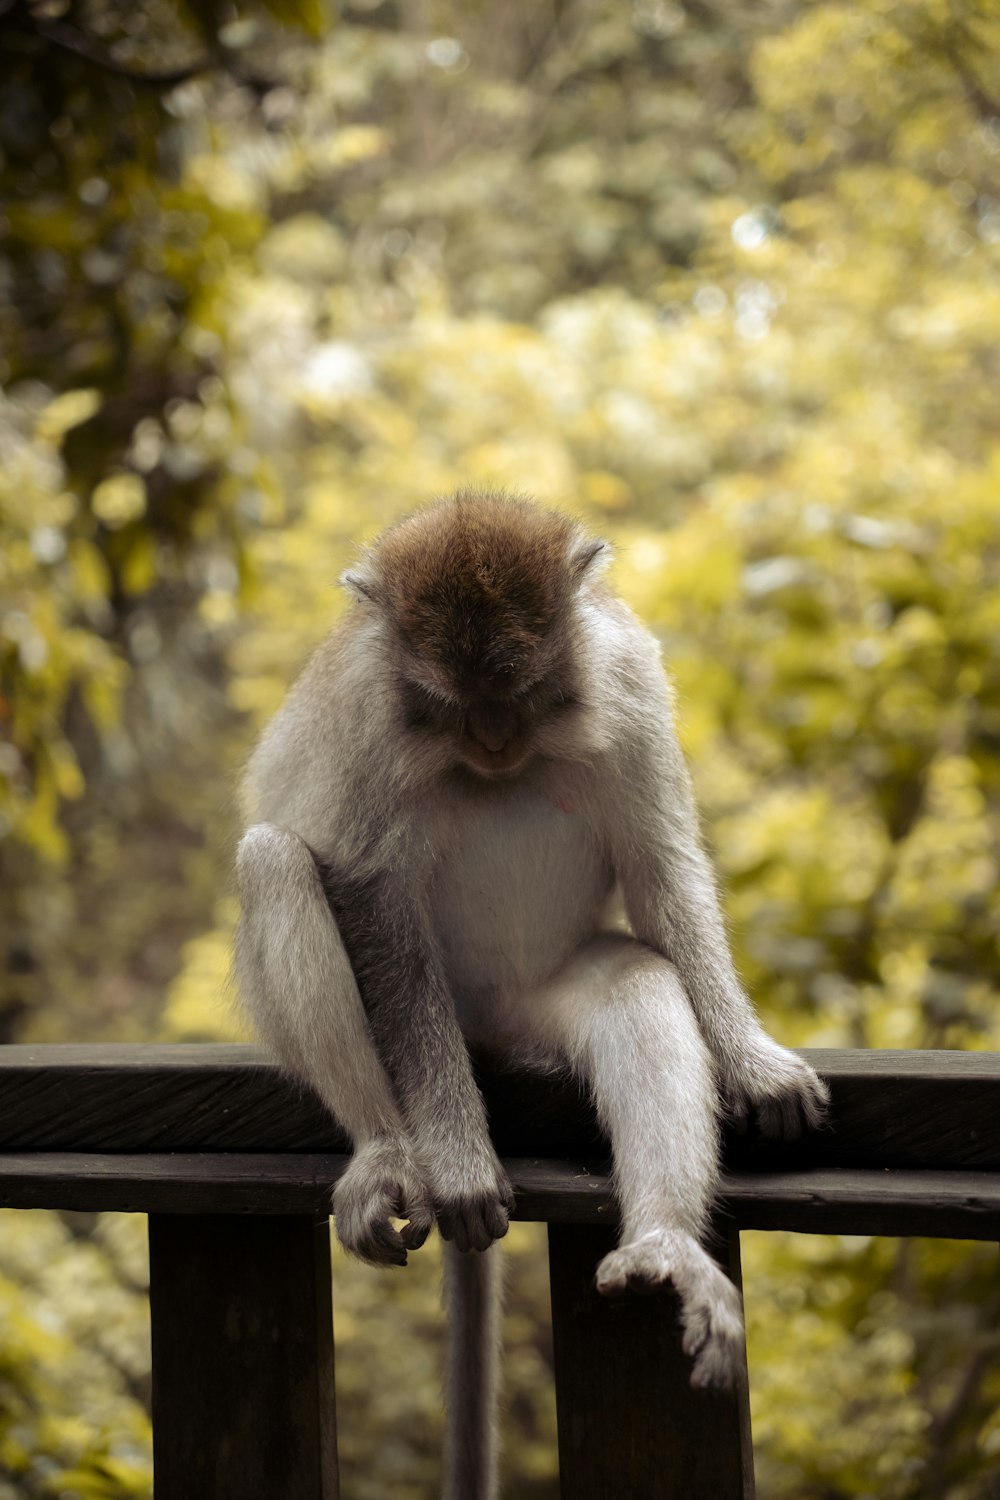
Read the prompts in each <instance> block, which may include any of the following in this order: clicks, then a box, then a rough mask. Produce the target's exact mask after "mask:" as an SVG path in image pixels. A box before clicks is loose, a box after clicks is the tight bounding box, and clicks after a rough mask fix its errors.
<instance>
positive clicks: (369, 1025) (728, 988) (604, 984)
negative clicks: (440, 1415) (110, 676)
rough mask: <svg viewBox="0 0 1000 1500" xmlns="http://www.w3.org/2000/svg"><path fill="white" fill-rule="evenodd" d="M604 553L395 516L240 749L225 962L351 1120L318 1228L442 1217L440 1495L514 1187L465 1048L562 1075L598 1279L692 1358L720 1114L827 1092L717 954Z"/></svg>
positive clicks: (810, 1110)
mask: <svg viewBox="0 0 1000 1500" xmlns="http://www.w3.org/2000/svg"><path fill="white" fill-rule="evenodd" d="M606 557H607V548H606V547H605V544H604V543H603V542H600V541H595V540H593V539H592V538H590V537H588V536H586V535H585V534H584V533H583V531H582V530H581V528H580V527H579V526H578V525H577V524H576V523H575V522H574V521H572V520H570V519H569V518H568V517H566V516H564V515H559V514H554V513H552V512H549V511H544V510H540V509H537V508H535V507H534V506H532V505H530V504H528V503H526V502H525V501H522V500H519V499H512V498H509V497H507V496H504V495H501V494H494V493H485V494H483V493H472V492H467V491H464V492H460V493H459V494H457V495H456V496H455V497H454V498H453V499H449V500H445V501H443V502H440V503H438V504H435V505H433V506H431V507H430V508H429V509H427V510H424V511H421V512H418V513H417V514H415V515H412V516H410V517H408V518H407V519H406V520H404V521H402V522H400V523H399V524H398V525H396V526H393V527H392V528H391V529H390V530H389V531H387V532H386V533H385V534H384V535H383V536H382V537H381V538H380V539H379V540H378V541H377V542H376V543H375V544H374V546H373V547H371V549H370V550H369V551H368V552H367V553H366V554H365V556H364V559H363V561H362V562H361V563H360V564H359V566H357V567H355V568H352V569H351V570H350V571H348V572H347V573H345V574H344V576H343V579H342V582H343V583H344V584H345V586H346V587H347V588H348V589H349V590H350V591H351V593H352V594H353V595H354V604H353V607H352V608H351V609H350V610H349V611H348V613H347V614H346V616H345V617H344V619H343V620H342V621H341V623H340V625H339V626H338V627H337V629H336V630H334V632H333V633H332V635H330V636H329V637H328V638H327V640H326V641H325V642H324V643H323V644H322V645H321V646H320V647H319V649H318V650H317V652H316V654H315V655H314V656H313V658H312V660H311V661H310V663H309V665H308V666H307V667H306V669H305V671H304V673H303V674H302V676H301V677H300V679H299V681H298V683H297V684H296V686H295V687H294V689H293V690H292V692H291V694H290V695H289V697H288V699H287V701H286V703H285V705H284V707H283V708H282V709H281V711H280V713H279V714H278V715H277V717H276V718H275V719H274V721H273V722H272V724H271V725H270V727H269V729H268V730H267V732H266V734H265V735H264V737H263V739H262V741H261V743H260V745H259V747H258V749H257V751H256V753H255V754H254V756H253V758H252V760H251V762H250V766H249V769H248V772H247V776H246V784H245V806H246V812H247V816H248V821H249V823H250V825H251V826H250V827H249V828H248V830H247V832H246V833H245V835H244V837H243V840H242V842H241V844H240V847H239V855H238V861H237V864H238V873H239V882H240V889H241V893H242V901H243V918H242V923H241V926H240V930H239V936H238V940H237V971H238V977H239V982H240V986H241V989H242V993H243V997H244V1000H245V1003H246V1007H247V1010H248V1011H249V1013H250V1016H251V1018H252V1020H253V1022H254V1024H255V1026H256V1028H257V1030H258V1031H259V1033H260V1035H261V1037H262V1038H263V1039H264V1041H265V1042H266V1043H268V1044H269V1045H270V1046H271V1047H272V1048H273V1050H274V1051H275V1053H276V1054H277V1056H278V1058H279V1059H280V1060H281V1062H282V1063H283V1064H284V1066H285V1067H286V1068H287V1069H288V1070H289V1071H290V1072H291V1073H293V1074H294V1075H295V1076H296V1077H298V1078H300V1079H304V1080H305V1081H306V1082H307V1083H308V1084H310V1085H311V1086H312V1088H313V1089H314V1090H315V1091H316V1092H317V1093H318V1095H319V1096H320V1098H321V1099H322V1100H323V1101H324V1103H325V1104H326V1105H327V1106H328V1107H329V1109H330V1110H331V1111H332V1112H333V1114H335V1115H336V1117H337V1119H338V1120H339V1121H340V1122H341V1124H342V1125H343V1126H344V1127H345V1128H346V1129H347V1131H348V1132H349V1133H350V1135H351V1137H352V1140H353V1142H354V1155H353V1158H352V1160H351V1162H350V1165H349V1166H348V1168H347V1170H346V1171H345V1172H344V1174H343V1176H342V1177H341V1179H340V1181H339V1183H338V1185H337V1188H336V1191H335V1193H334V1200H333V1210H334V1215H335V1218H336V1225H337V1230H338V1233H339V1235H340V1238H341V1240H342V1241H343V1243H344V1244H345V1245H346V1246H347V1248H348V1249H349V1250H352V1251H354V1252H355V1253H356V1254H357V1255H359V1256H361V1257H363V1258H364V1259H365V1260H367V1261H371V1262H374V1263H376V1264H379V1265H402V1264H404V1262H405V1260H406V1254H407V1251H408V1250H413V1249H416V1248H417V1247H418V1246H419V1245H421V1244H422V1243H423V1241H424V1240H425V1239H426V1237H427V1235H428V1233H429V1231H430V1228H431V1226H432V1224H433V1223H434V1222H435V1221H436V1222H437V1225H438V1228H439V1230H440V1231H441V1234H442V1236H443V1237H444V1239H445V1240H447V1241H448V1242H449V1243H448V1252H447V1264H446V1283H447V1288H448V1301H449V1304H450V1309H451V1323H452V1338H453V1341H454V1342H453V1347H452V1352H451V1356H450V1362H449V1371H450V1374H449V1384H450V1387H451V1391H450V1396H451V1402H450V1436H449V1441H448V1444H447V1452H446V1478H445V1494H446V1495H447V1496H448V1497H450V1500H486V1497H490V1496H492V1495H493V1494H494V1493H495V1485H496V1478H495V1473H496V1439H495V1421H494V1419H493V1417H492V1415H491V1403H492V1391H493V1389H494V1387H495V1382H496V1354H495V1350H494V1348H493V1344H494V1341H495V1329H496V1324H497V1299H498V1290H497V1288H498V1274H497V1267H496V1251H493V1252H490V1253H487V1252H489V1247H490V1246H491V1244H492V1243H493V1241H494V1240H497V1239H499V1238H500V1237H501V1236H502V1235H503V1234H504V1233H505V1232H506V1229H507V1221H508V1217H509V1215H510V1214H511V1211H512V1209H513V1199H512V1195H511V1188H510V1183H509V1181H508V1179H507V1175H506V1173H505V1172H504V1169H503V1166H502V1164H501V1163H500V1161H499V1160H498V1159H497V1156H496V1153H495V1151H494V1149H493V1146H492V1144H491V1141H490V1136H489V1131H488V1129H487V1122H486V1115H485V1112H484V1108H483V1101H482V1099H481V1097H480V1094H479V1092H478V1090H477V1088H476V1084H475V1081H474V1078H473V1073H472V1068H471V1065H470V1055H469V1046H470V1045H472V1046H473V1047H480V1046H481V1047H483V1048H485V1049H487V1050H489V1051H490V1052H492V1053H493V1054H494V1055H496V1054H499V1055H500V1056H502V1057H505V1058H506V1059H507V1060H509V1061H511V1062H515V1063H517V1064H519V1065H522V1066H528V1067H530V1066H531V1065H532V1064H540V1065H542V1066H544V1067H545V1068H547V1069H551V1068H552V1067H553V1066H556V1067H560V1066H563V1067H565V1068H568V1069H572V1070H574V1071H575V1072H576V1073H577V1074H578V1075H580V1076H581V1077H582V1078H583V1079H584V1080H585V1081H586V1084H587V1086H588V1088H589V1090H590V1093H591V1095H592V1097H593V1100H594V1102H595V1105H596V1108H597V1112H598V1114H599V1117H600V1119H601V1121H602V1123H603V1126H604V1128H605V1130H606V1131H607V1134H608V1136H609V1138H610V1141H611V1145H612V1150H613V1154H614V1163H615V1187H616V1192H617V1195H618V1200H619V1204H620V1208H621V1242H620V1245H619V1247H618V1249H616V1250H614V1251H612V1252H611V1254H609V1255H607V1256H606V1257H605V1259H604V1260H603V1261H602V1262H601V1264H600V1265H599V1266H597V1267H595V1271H596V1283H597V1287H598V1290H599V1291H601V1292H604V1293H607V1294H609V1295H614V1294H617V1293H619V1292H622V1291H624V1290H625V1289H626V1288H628V1287H636V1286H640V1287H644V1288H649V1287H651V1286H655V1285H657V1284H659V1283H661V1282H668V1281H669V1282H671V1283H673V1286H674V1287H675V1289H676V1291H677V1292H678V1294H679V1297H680V1304H681V1318H682V1323H683V1327H684V1348H685V1350H686V1351H687V1352H688V1353H689V1354H690V1356H691V1359H692V1381H693V1383H694V1384H695V1385H699V1386H722V1385H726V1384H728V1383H729V1382H730V1381H731V1380H732V1378H733V1375H734V1372H735V1369H736V1367H737V1364H738V1362H739V1360H740V1359H741V1357H742V1321H741V1307H740V1299H739V1295H738V1293H737V1291H736V1290H735V1288H734V1287H733V1285H732V1283H731V1282H730V1281H729V1280H728V1279H727V1277H726V1276H725V1275H724V1274H723V1272H722V1271H721V1270H720V1269H719V1267H718V1266H717V1265H716V1263H715V1261H714V1260H713V1259H712V1258H711V1256H710V1255H709V1254H707V1253H706V1251H705V1250H704V1249H703V1248H702V1237H703V1235H704V1234H705V1231H706V1225H707V1220H708V1215H709V1212H710V1209H711V1206H712V1200H713V1194H714V1192H715V1189H716V1182H717V1173H718V1136H719V1125H720V1119H721V1118H722V1117H723V1116H726V1117H729V1118H737V1119H739V1118H741V1117H742V1118H746V1117H747V1116H749V1115H751V1114H752V1115H753V1116H755V1118H756V1121H757V1124H758V1126H759V1128H760V1130H761V1131H762V1132H763V1133H764V1134H766V1135H773V1136H793V1135H795V1134H797V1133H798V1132H799V1131H800V1130H801V1129H802V1127H803V1126H811V1125H814V1124H816V1123H817V1121H818V1120H819V1118H820V1116H821V1113H822V1108H823V1104H824V1101H825V1090H824V1087H823V1085H822V1083H821V1082H820V1080H819V1079H818V1078H817V1077H816V1075H815V1073H814V1072H813V1071H812V1070H811V1069H810V1068H809V1067H808V1066H807V1065H806V1064H805V1063H804V1062H803V1061H802V1060H801V1058H799V1057H798V1056H797V1055H796V1054H795V1053H794V1052H789V1051H786V1050H785V1049H784V1048H783V1047H780V1046H778V1045H777V1043H776V1042H774V1041H773V1040H772V1039H771V1038H770V1037H769V1036H768V1035H767V1033H766V1032H765V1031H764V1030H763V1028H762V1027H761V1025H760V1022H759V1021H758V1019H757V1016H756V1015H755V1013H754V1010H753V1008H752V1006H751V1004H750V1002H749V1000H748V999H747V997H746V995H745V993H744V991H743V989H742V987H741V985H740V982H739V979H738V978H737V976H736V973H735V971H734V968H733V964H732V960H731V958H730V954H729V948H728V945H727V942H726V935H725V931H724V928H723V921H722V917H721V915H720V911H719V903H718V898H717V895H716V889H715V882H714V879H713V876H712V871H711V868H710V866H709V862H708V859H707V858H706V855H705V852H704V850H703V848H702V844H701V840H700V838H699V832H698V818H697V812H696V809H695V804H694V800H693V797H692V791H691V783H690V780H689V777H688V772H687V769H686V767H685V764H684V761H683V758H682V756H681V753H680V750H679V748H678V744H677V737H676V733H675V731H674V726H673V721H672V714H671V692H670V687H669V684H668V681H667V678H666V676H665V674H664V671H663V668H662V666H661V663H660V658H659V652H658V649H657V646H656V643H655V641H654V639H653V638H652V636H651V635H650V634H649V633H648V632H647V631H646V630H645V629H644V628H643V627H642V626H641V625H640V624H639V623H638V621H637V620H636V619H635V618H634V616H633V615H632V614H631V613H630V611H629V610H628V609H627V608H626V606H625V605H624V604H622V603H621V602H620V601H619V600H618V599H617V598H616V597H615V596H614V595H613V594H612V593H611V592H610V590H609V588H608V587H607V585H606V584H605V582H604V580H603V578H602V571H603V564H604V562H605V560H606ZM616 904H617V905H618V906H619V908H620V906H621V905H622V904H623V906H624V911H625V913H626V915H627V924H628V925H627V927H625V926H624V925H623V924H621V923H619V924H617V925H616V922H615V918H614V915H613V912H614V909H615V906H616ZM394 1218H395V1219H397V1221H398V1220H400V1219H404V1220H406V1221H407V1223H406V1224H405V1226H404V1227H403V1228H402V1229H399V1230H397V1229H396V1228H394V1226H393V1222H392V1221H393V1219H394Z"/></svg>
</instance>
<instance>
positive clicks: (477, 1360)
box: [442, 1244, 503, 1500]
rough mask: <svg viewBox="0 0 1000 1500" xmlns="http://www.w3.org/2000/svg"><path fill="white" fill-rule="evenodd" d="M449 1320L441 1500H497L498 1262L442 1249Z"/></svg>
mask: <svg viewBox="0 0 1000 1500" xmlns="http://www.w3.org/2000/svg"><path fill="white" fill-rule="evenodd" d="M444 1300H445V1308H446V1310H447V1314H448V1320H447V1321H448V1352H447V1364H446V1374H445V1391H446V1401H445V1410H446V1427H445V1444H444V1482H443V1485H442V1500H496V1496H497V1494H498V1489H497V1446H498V1445H497V1425H498V1404H499V1399H500V1320H501V1316H502V1313H503V1259H502V1254H501V1249H500V1246H499V1244H495V1245H492V1246H491V1247H490V1249H489V1250H485V1251H476V1250H469V1251H465V1252H463V1251H461V1250H456V1249H455V1247H454V1245H451V1244H446V1245H445V1247H444Z"/></svg>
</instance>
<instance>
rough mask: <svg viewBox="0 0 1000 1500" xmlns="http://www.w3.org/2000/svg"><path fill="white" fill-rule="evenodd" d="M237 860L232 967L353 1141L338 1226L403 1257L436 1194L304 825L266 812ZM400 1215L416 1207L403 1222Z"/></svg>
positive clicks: (367, 1248) (355, 1241)
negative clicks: (292, 826)
mask: <svg viewBox="0 0 1000 1500" xmlns="http://www.w3.org/2000/svg"><path fill="white" fill-rule="evenodd" d="M236 869H237V875H238V879H239V885H240V896H241V900H242V909H243V911H242V918H241V921H240V926H239V931H238V933H237V939H236V970H237V977H238V981H239V986H240V990H241V993H242V996H243V1000H244V1003H245V1005H246V1008H247V1011H248V1013H249V1015H250V1018H251V1020H252V1021H253V1023H254V1026H255V1027H256V1029H257V1031H258V1033H259V1034H260V1036H261V1037H262V1038H263V1039H264V1041H265V1042H267V1043H268V1045H269V1046H270V1047H271V1048H272V1049H273V1050H274V1052H275V1053H276V1054H277V1056H278V1058H279V1059H280V1061H281V1062H282V1063H283V1064H284V1065H285V1067H286V1068H287V1069H288V1070H289V1071H290V1072H291V1073H293V1074H294V1075H295V1076H296V1077H298V1078H301V1079H303V1080H305V1082H307V1083H309V1084H310V1085H311V1086H312V1087H313V1088H314V1089H315V1091H316V1092H317V1094H318V1095H319V1096H320V1098H321V1099H322V1100H323V1102H324V1104H326V1105H327V1107H328V1108H329V1109H330V1111H331V1112H332V1113H333V1114H334V1115H335V1116H336V1118H337V1120H338V1121H339V1122H340V1123H341V1124H342V1125H343V1126H344V1128H345V1129H346V1130H347V1132H348V1134H349V1135H350V1136H351V1139H352V1141H353V1142H354V1156H353V1159H352V1161H351V1163H350V1165H349V1166H348V1168H347V1170H346V1172H345V1173H344V1175H343V1176H342V1177H341V1179H340V1181H339V1182H338V1183H337V1187H336V1190H335V1192H334V1203H333V1207H334V1215H335V1218H336V1223H337V1233H338V1234H339V1236H340V1239H341V1241H342V1242H343V1244H344V1245H345V1247H346V1248H347V1249H348V1250H351V1251H353V1252H354V1253H355V1254H356V1255H359V1256H361V1257H362V1259H364V1260H367V1261H371V1262H372V1263H374V1264H376V1265H403V1264H405V1262H406V1251H407V1249H414V1250H415V1249H416V1248H417V1247H418V1246H419V1245H421V1244H423V1242H424V1240H425V1239H426V1238H427V1235H428V1233H429V1231H430V1227H431V1224H432V1222H433V1214H432V1209H431V1203H430V1195H429V1192H428V1190H427V1187H426V1186H425V1181H424V1174H423V1172H422V1171H421V1168H420V1167H419V1165H418V1163H417V1161H416V1158H415V1156H414V1152H413V1148H412V1146H411V1144H410V1141H409V1139H408V1136H407V1132H406V1127H405V1124H404V1122H403V1120H402V1117H401V1115H400V1112H399V1108H398V1106H397V1104H396V1102H395V1099H394V1098H393V1094H392V1089H391V1087H390V1084H389V1080H388V1078H387V1077H386V1074H385V1070H384V1069H383V1067H382V1066H381V1064H380V1062H379V1060H378V1056H377V1054H376V1051H375V1048H374V1045H373V1043H372V1038H371V1034H370V1032H369V1029H368V1024H367V1021H366V1018H365V1013H364V1008H363V1006H362V1004H361V997H360V995H359V994H358V987H357V983H356V981H355V977H354V974H353V972H352V970H351V965H350V962H349V960H348V957H347V954H346V953H345V951H344V947H343V943H342V942H341V939H340V934H339V933H338V931H337V927H336V924H335V923H334V920H333V918H332V916H331V914H330V908H329V906H328V904H327V900H326V897H325V895H324V893H323V887H322V885H321V882H320V877H319V872H318V871H317V868H316V863H315V861H314V859H313V856H312V853H311V852H310V850H309V848H308V847H307V845H306V844H305V843H304V842H303V840H302V839H300V838H299V837H298V836H297V835H296V834H294V833H290V832H288V831H287V830H286V829H283V828H279V827H277V826H275V825H274V824H271V823H259V824H257V825H255V826H254V827H252V828H250V829H249V830H248V832H247V833H246V834H244V836H243V839H242V840H241V842H240V846H239V852H238V854H237V861H236ZM394 1217H400V1218H408V1219H409V1224H408V1225H407V1226H406V1227H405V1228H404V1229H403V1230H402V1232H401V1233H399V1232H397V1231H396V1230H395V1229H394V1228H393V1226H392V1224H391V1222H390V1220H391V1219H392V1218H394Z"/></svg>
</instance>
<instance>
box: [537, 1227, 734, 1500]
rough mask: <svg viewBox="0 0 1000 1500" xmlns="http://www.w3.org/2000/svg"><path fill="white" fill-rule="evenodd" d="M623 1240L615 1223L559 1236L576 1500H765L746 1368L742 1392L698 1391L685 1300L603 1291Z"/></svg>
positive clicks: (560, 1359) (565, 1450)
mask: <svg viewBox="0 0 1000 1500" xmlns="http://www.w3.org/2000/svg"><path fill="white" fill-rule="evenodd" d="M614 1243H615V1236H614V1234H613V1232H612V1231H611V1229H610V1228H608V1227H604V1226H599V1227H598V1226H594V1227H584V1226H580V1225H574V1226H570V1225H565V1224H554V1225H552V1226H551V1227H550V1229H549V1272H550V1281H551V1291H552V1341H553V1351H554V1356H555V1374H556V1412H557V1419H558V1428H559V1482H560V1492H561V1494H562V1495H563V1497H564V1500H622V1497H623V1496H630V1497H633V1496H634V1497H635V1500H753V1494H754V1487H753V1458H752V1453H751V1448H750V1425H749V1423H750V1418H749V1399H748V1394H747V1382H746V1373H745V1370H744V1377H743V1379H742V1380H741V1382H740V1386H739V1389H738V1390H737V1391H736V1392H735V1393H732V1394H725V1395H722V1394H719V1393H714V1392H713V1393H709V1392H705V1391H693V1390H692V1389H691V1385H690V1374H691V1361H690V1360H689V1359H688V1357H687V1355H685V1354H684V1353H683V1351H682V1349H681V1346H680V1339H681V1334H680V1329H679V1327H678V1323H677V1298H676V1295H675V1294H674V1292H673V1291H672V1290H665V1291H662V1292H656V1293H654V1295H652V1296H650V1297H636V1296H633V1297H623V1298H621V1299H620V1300H616V1301H609V1300H608V1299H607V1298H605V1297H600V1296H598V1294H597V1292H596V1291H595V1290H594V1270H595V1268H596V1266H597V1264H598V1262H599V1261H600V1259H601V1257H602V1256H603V1255H605V1254H606V1253H607V1252H608V1251H609V1250H611V1249H613V1247H614ZM737 1253H738V1251H737ZM737 1276H738V1271H737Z"/></svg>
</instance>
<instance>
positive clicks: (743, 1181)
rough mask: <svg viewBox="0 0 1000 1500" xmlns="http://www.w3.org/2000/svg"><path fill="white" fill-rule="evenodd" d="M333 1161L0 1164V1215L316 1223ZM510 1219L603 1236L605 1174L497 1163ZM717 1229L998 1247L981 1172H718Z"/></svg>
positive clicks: (237, 1158)
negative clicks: (296, 1217)
mask: <svg viewBox="0 0 1000 1500" xmlns="http://www.w3.org/2000/svg"><path fill="white" fill-rule="evenodd" d="M346 1163H347V1157H345V1156H326V1155H295V1154H292V1153H285V1152H275V1153H266V1154H253V1155H250V1154H245V1153H240V1152H218V1153H198V1154H189V1153H179V1154H176V1155H170V1156H161V1155H152V1154H150V1155H135V1156H131V1155H97V1154H94V1153H88V1152H35V1153H31V1152H29V1153H23V1154H11V1155H2V1156H0V1207H6V1208H70V1209H79V1210H82V1211H89V1212H95V1211H101V1210H116V1211H118V1212H123V1213H168V1214H266V1215H282V1214H307V1215H310V1216H311V1217H313V1218H315V1219H317V1220H318V1219H321V1218H324V1217H325V1216H326V1215H327V1214H328V1213H329V1209H330V1200H331V1197H332V1194H333V1186H334V1183H335V1182H336V1180H337V1178H338V1177H339V1176H340V1173H341V1172H342V1171H343V1169H344V1167H345V1165H346ZM505 1165H506V1167H507V1170H508V1172H509V1174H510V1178H511V1181H512V1183H513V1185H514V1190H515V1192H516V1194H517V1210H516V1215H517V1217H518V1218H520V1219H527V1220H541V1221H543V1222H548V1223H554V1224H591V1225H601V1224H604V1225H608V1226H610V1227H612V1228H614V1227H615V1226H616V1225H617V1222H618V1213H617V1208H616V1206H615V1202H614V1197H613V1194H612V1191H611V1179H610V1177H609V1175H608V1172H607V1168H606V1166H602V1165H601V1164H596V1165H593V1166H591V1167H587V1166H584V1165H581V1164H576V1163H572V1162H564V1161H545V1160H538V1159H537V1158H523V1157H508V1158H507V1159H506V1161H505ZM719 1217H720V1222H722V1223H725V1224H728V1225H730V1226H732V1227H736V1228H739V1229H793V1230H801V1231H802V1232H804V1233H811V1234H819V1233H836V1234H897V1235H927V1236H930V1237H935V1236H936V1237H942V1238H947V1239H978V1240H998V1239H1000V1177H998V1176H997V1175H995V1174H993V1173H990V1172H941V1171H933V1172H912V1171H895V1170H889V1171H872V1170H862V1169H850V1168H844V1167H815V1168H809V1169H806V1170H805V1171H789V1172H771V1173H763V1172H761V1173H742V1174H740V1173H732V1172H731V1173H729V1174H727V1175H726V1177H725V1178H724V1179H723V1185H722V1194H721V1197H720V1202H719Z"/></svg>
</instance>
